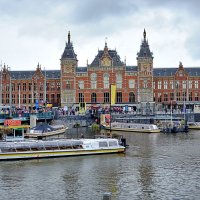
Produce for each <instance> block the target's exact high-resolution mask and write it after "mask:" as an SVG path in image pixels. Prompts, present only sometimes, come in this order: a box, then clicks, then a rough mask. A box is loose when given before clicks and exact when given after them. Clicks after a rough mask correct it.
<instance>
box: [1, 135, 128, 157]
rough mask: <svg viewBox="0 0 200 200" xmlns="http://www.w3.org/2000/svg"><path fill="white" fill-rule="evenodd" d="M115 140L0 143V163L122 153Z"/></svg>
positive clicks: (122, 148) (123, 149) (122, 149)
mask: <svg viewBox="0 0 200 200" xmlns="http://www.w3.org/2000/svg"><path fill="white" fill-rule="evenodd" d="M124 152H125V147H123V146H121V145H120V144H119V141H118V140H117V139H112V138H99V139H79V140H74V139H60V140H24V141H17V142H14V141H13V142H11V141H10V142H6V141H1V142H0V161H8V160H21V159H39V158H54V157H65V156H83V155H96V154H110V153H124Z"/></svg>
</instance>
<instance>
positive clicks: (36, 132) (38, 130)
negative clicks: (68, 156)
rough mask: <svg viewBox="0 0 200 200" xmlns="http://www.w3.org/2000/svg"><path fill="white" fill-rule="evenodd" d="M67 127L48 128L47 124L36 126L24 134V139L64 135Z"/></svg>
mask: <svg viewBox="0 0 200 200" xmlns="http://www.w3.org/2000/svg"><path fill="white" fill-rule="evenodd" d="M67 129H68V127H65V126H63V125H59V126H50V125H48V124H45V123H42V124H39V125H38V126H36V127H34V128H31V129H30V131H29V132H26V133H25V134H24V136H25V137H26V138H43V137H49V136H54V135H60V134H64V133H65V132H66V130H67Z"/></svg>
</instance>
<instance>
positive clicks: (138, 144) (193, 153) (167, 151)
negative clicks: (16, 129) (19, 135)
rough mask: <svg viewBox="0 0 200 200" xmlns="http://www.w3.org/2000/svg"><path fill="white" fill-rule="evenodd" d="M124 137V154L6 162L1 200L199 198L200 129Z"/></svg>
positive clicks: (0, 168) (0, 170)
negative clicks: (106, 197)
mask: <svg viewBox="0 0 200 200" xmlns="http://www.w3.org/2000/svg"><path fill="white" fill-rule="evenodd" d="M82 131H83V130H82ZM75 133H76V131H75ZM87 134H88V131H86V132H85V135H86V136H87ZM120 134H123V135H124V137H125V138H126V139H127V143H128V144H129V148H128V149H127V151H126V154H125V155H123V154H121V155H115V154H110V155H99V156H85V157H68V158H55V159H43V160H30V161H28V160H27V161H14V162H4V163H3V162H1V163H0V199H4V200H6V199H17V200H21V199H22V200H24V199H29V200H32V199H34V200H35V199H42V200H46V199H47V200H51V199H52V200H54V199H57V200H66V199H67V200H102V197H103V194H104V193H106V192H110V193H111V196H112V200H135V199H136V200H138V199H139V200H140V199H141V200H157V199H167V200H168V199H169V200H171V199H173V200H178V199H181V200H182V199H187V200H193V199H197V200H198V199H200V181H199V178H200V131H193V132H190V133H188V134H177V135H165V134H163V133H158V134H145V133H144V134H142V133H123V132H121V133H120ZM75 136H76V134H75ZM75 136H74V137H75Z"/></svg>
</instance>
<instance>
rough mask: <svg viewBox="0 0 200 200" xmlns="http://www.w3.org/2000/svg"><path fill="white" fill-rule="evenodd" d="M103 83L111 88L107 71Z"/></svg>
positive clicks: (105, 86)
mask: <svg viewBox="0 0 200 200" xmlns="http://www.w3.org/2000/svg"><path fill="white" fill-rule="evenodd" d="M103 85H104V88H109V74H107V73H105V74H104V75H103Z"/></svg>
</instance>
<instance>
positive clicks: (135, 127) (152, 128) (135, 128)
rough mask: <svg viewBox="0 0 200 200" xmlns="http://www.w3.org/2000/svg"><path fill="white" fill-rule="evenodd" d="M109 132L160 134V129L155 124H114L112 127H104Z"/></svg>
mask: <svg viewBox="0 0 200 200" xmlns="http://www.w3.org/2000/svg"><path fill="white" fill-rule="evenodd" d="M104 127H105V128H106V129H108V130H110V129H111V130H113V131H129V132H142V133H159V132H160V129H159V128H158V127H157V126H156V125H154V124H138V123H123V122H112V123H111V127H110V125H106V126H104Z"/></svg>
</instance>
